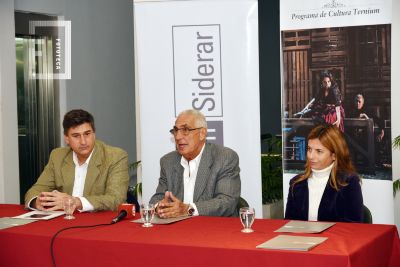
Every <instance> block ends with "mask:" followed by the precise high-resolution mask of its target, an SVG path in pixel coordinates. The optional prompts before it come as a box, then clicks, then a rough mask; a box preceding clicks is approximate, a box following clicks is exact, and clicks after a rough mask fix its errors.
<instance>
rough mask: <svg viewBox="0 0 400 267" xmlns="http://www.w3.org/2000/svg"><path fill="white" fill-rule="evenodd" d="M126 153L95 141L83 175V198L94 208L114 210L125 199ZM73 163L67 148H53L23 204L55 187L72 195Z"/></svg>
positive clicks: (69, 149) (127, 178)
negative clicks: (84, 178)
mask: <svg viewBox="0 0 400 267" xmlns="http://www.w3.org/2000/svg"><path fill="white" fill-rule="evenodd" d="M127 162H128V154H127V153H126V152H125V151H123V150H122V149H120V148H116V147H111V146H107V145H106V144H104V143H103V142H101V141H98V140H96V141H95V146H94V151H93V154H92V157H91V158H90V162H89V166H88V171H87V174H86V180H85V187H84V190H83V197H85V198H86V199H87V200H88V201H89V202H90V204H92V205H93V207H94V211H93V212H97V211H107V210H114V211H115V210H118V205H119V204H121V203H124V202H125V201H126V194H127V191H128V185H129V176H128V165H127ZM74 181H75V164H74V161H73V153H72V149H71V148H70V147H63V148H57V149H54V150H53V151H52V152H51V155H50V160H49V163H48V164H47V166H46V167H45V168H44V171H43V172H42V174H41V175H40V177H39V179H38V180H37V182H36V184H34V185H33V186H32V188H31V189H29V191H28V192H27V193H26V195H25V206H26V205H27V204H28V203H29V201H30V200H31V199H32V198H34V197H36V196H38V195H39V194H40V193H41V192H51V191H53V190H55V189H56V190H58V191H59V192H62V193H67V194H68V195H72V191H73V188H74Z"/></svg>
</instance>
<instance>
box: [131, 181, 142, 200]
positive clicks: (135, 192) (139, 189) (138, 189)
mask: <svg viewBox="0 0 400 267" xmlns="http://www.w3.org/2000/svg"><path fill="white" fill-rule="evenodd" d="M138 193H139V194H140V195H142V183H138V184H136V185H135V188H134V189H133V193H132V195H134V196H135V197H136V198H137V197H138Z"/></svg>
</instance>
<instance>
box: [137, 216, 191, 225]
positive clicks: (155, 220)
mask: <svg viewBox="0 0 400 267" xmlns="http://www.w3.org/2000/svg"><path fill="white" fill-rule="evenodd" d="M189 218H192V217H189V216H185V217H176V218H167V219H161V218H160V217H159V216H158V215H157V214H155V215H154V218H153V220H151V224H170V223H174V222H179V221H183V220H186V219H189ZM131 222H133V223H143V220H142V219H139V220H134V221H131Z"/></svg>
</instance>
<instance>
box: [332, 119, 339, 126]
mask: <svg viewBox="0 0 400 267" xmlns="http://www.w3.org/2000/svg"><path fill="white" fill-rule="evenodd" d="M333 125H335V126H336V127H338V128H339V126H340V121H339V120H337V121H335V122H334V123H333Z"/></svg>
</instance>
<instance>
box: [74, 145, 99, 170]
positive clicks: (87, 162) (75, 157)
mask: <svg viewBox="0 0 400 267" xmlns="http://www.w3.org/2000/svg"><path fill="white" fill-rule="evenodd" d="M93 151H94V147H93V150H92V153H90V155H89V157H88V158H87V159H86V161H85V163H83V164H82V165H85V164H87V165H89V162H90V158H91V157H92V155H93ZM72 154H73V156H72V159H73V161H74V163H75V165H78V166H82V165H79V160H78V155H77V154H76V153H75V151H73V150H72Z"/></svg>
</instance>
